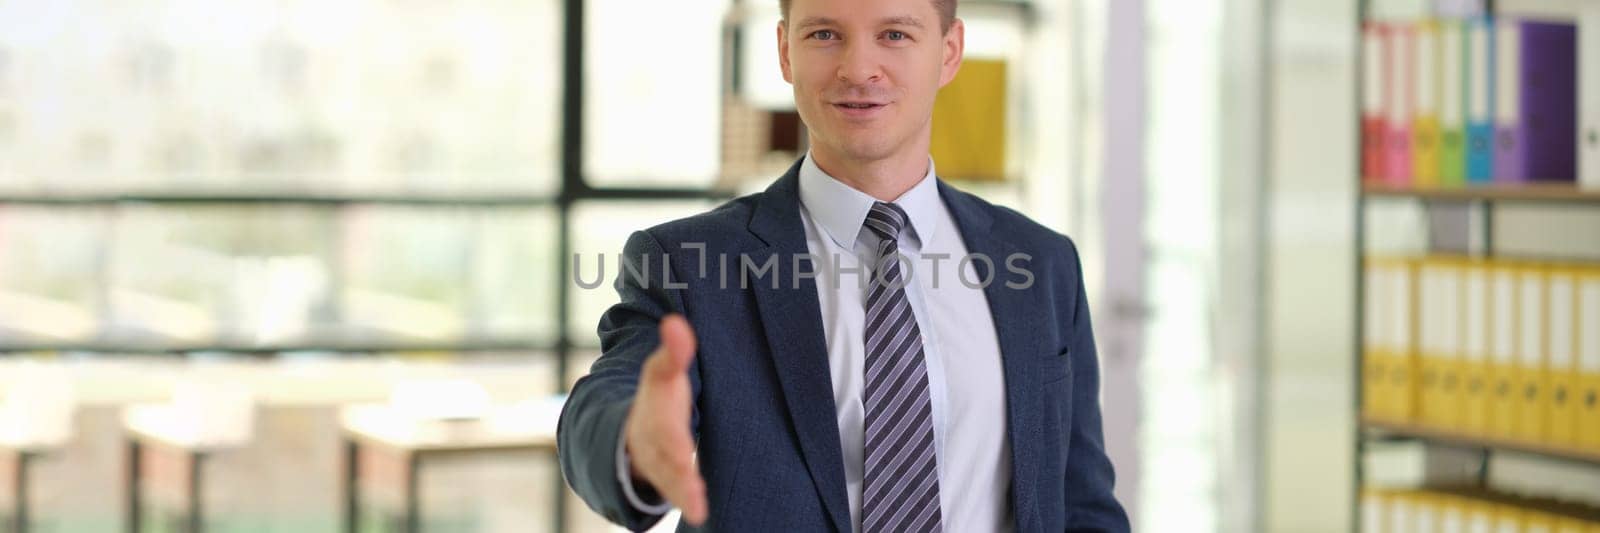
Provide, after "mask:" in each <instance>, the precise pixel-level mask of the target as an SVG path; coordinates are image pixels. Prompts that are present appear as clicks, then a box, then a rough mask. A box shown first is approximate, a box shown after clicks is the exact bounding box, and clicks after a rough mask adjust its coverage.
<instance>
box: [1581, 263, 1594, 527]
mask: <svg viewBox="0 0 1600 533" xmlns="http://www.w3.org/2000/svg"><path fill="white" fill-rule="evenodd" d="M1578 283H1579V286H1578V316H1577V320H1578V324H1579V326H1578V327H1577V328H1576V329H1577V330H1578V387H1579V389H1578V392H1577V403H1578V419H1579V422H1578V427H1580V428H1582V433H1581V435H1580V436H1579V439H1578V444H1579V447H1580V448H1583V449H1587V450H1590V451H1596V452H1600V267H1589V268H1586V269H1584V270H1583V273H1582V276H1581V278H1580V281H1579V282H1578ZM1597 533H1600V532H1597Z"/></svg>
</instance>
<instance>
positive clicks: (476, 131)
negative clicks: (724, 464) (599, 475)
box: [0, 0, 1600, 533]
mask: <svg viewBox="0 0 1600 533" xmlns="http://www.w3.org/2000/svg"><path fill="white" fill-rule="evenodd" d="M960 5H961V7H960V17H961V18H963V19H964V20H965V21H966V23H967V28H968V30H967V67H966V69H965V70H963V72H964V75H963V76H958V78H957V80H956V82H955V83H953V84H952V86H951V87H949V88H947V89H946V90H945V91H944V93H942V95H941V97H940V103H939V104H938V109H937V110H936V112H935V126H934V127H935V141H934V152H935V154H934V156H935V157H936V159H937V161H938V168H939V169H940V171H941V172H940V174H941V177H942V178H944V179H946V180H948V181H950V182H952V183H953V184H955V185H957V186H958V187H961V188H964V189H967V190H969V191H972V192H975V193H977V194H979V195H981V196H983V197H984V198H986V199H988V200H989V201H991V202H994V203H997V204H1001V205H1006V206H1011V207H1014V208H1016V209H1018V210H1020V211H1021V212H1023V213H1025V214H1027V215H1028V216H1030V217H1032V218H1033V219H1035V220H1037V221H1039V222H1041V223H1043V224H1045V225H1048V226H1050V227H1052V228H1054V229H1056V230H1057V231H1060V232H1062V233H1065V234H1067V235H1070V236H1072V237H1073V238H1074V239H1075V240H1076V242H1077V244H1078V247H1079V249H1080V251H1081V253H1082V254H1083V258H1084V268H1085V277H1086V280H1085V281H1086V283H1087V287H1088V292H1089V297H1090V299H1091V301H1092V308H1093V314H1094V318H1095V322H1096V324H1095V325H1096V334H1097V337H1098V343H1099V348H1100V356H1101V359H1102V361H1101V365H1102V374H1103V375H1102V377H1103V379H1102V406H1103V407H1102V409H1103V411H1104V414H1105V434H1106V442H1107V448H1108V451H1109V453H1110V455H1111V457H1112V459H1113V460H1114V462H1115V464H1116V467H1117V473H1118V478H1119V479H1118V486H1117V494H1118V496H1119V498H1120V499H1121V500H1122V501H1123V503H1124V504H1125V505H1126V506H1127V508H1128V510H1129V512H1130V515H1131V517H1132V519H1133V522H1134V526H1135V529H1136V530H1139V531H1160V532H1168V531H1174V532H1177V531H1182V532H1236V531H1268V532H1278V531H1282V532H1319V531H1329V532H1332V531H1369V532H1370V531H1384V532H1408V531H1419V532H1420V531H1430V532H1431V531H1435V530H1436V529H1435V528H1443V529H1437V530H1438V531H1459V529H1452V528H1454V527H1457V526H1461V525H1463V524H1486V525H1487V524H1492V525H1494V526H1495V527H1496V528H1497V529H1495V530H1496V531H1506V532H1510V531H1550V532H1554V531H1560V532H1582V533H1589V532H1593V531H1600V529H1596V528H1600V525H1593V524H1595V523H1600V522H1597V520H1600V519H1597V517H1600V511H1596V508H1597V507H1600V417H1597V416H1596V414H1595V413H1596V412H1597V411H1596V409H1600V408H1597V407H1595V406H1594V400H1593V398H1594V396H1593V395H1594V393H1595V390H1596V389H1600V378H1597V377H1596V376H1600V339H1597V338H1596V337H1597V336H1600V273H1597V272H1600V271H1597V270H1596V269H1597V268H1600V209H1597V206H1600V156H1596V155H1595V154H1596V152H1600V146H1597V145H1600V140H1596V135H1597V133H1596V128H1597V127H1600V119H1597V117H1600V103H1597V98H1600V82H1596V81H1595V80H1596V72H1597V71H1600V52H1597V51H1596V50H1597V46H1596V42H1597V41H1600V2H1597V1H1593V0H1476V1H1474V0H1456V1H1452V0H1367V1H1355V0H1339V1H1332V0H1114V1H1113V0H1032V1H1028V0H962V1H961V4H960ZM777 20H778V7H777V1H776V0H691V1H683V2H633V1H626V0H331V1H309V0H231V1H228V2H211V1H205V0H126V1H104V0H0V479H3V480H4V481H5V482H4V483H0V519H3V523H0V531H9V532H22V531H29V532H51V533H66V532H102V531H222V532H289V531H293V532H316V531H326V532H333V531H363V532H375V531H427V532H525V531H585V532H587V531H608V530H610V529H612V528H611V527H610V526H608V525H607V524H606V523H605V522H604V521H603V520H601V519H600V518H598V517H597V516H596V515H594V513H592V512H590V511H589V510H588V509H587V508H585V507H584V506H583V504H582V503H581V502H579V501H578V500H577V498H575V497H573V496H571V495H570V494H568V493H566V491H565V489H564V488H563V485H561V481H560V474H559V469H558V468H557V467H556V463H555V455H554V450H553V446H554V444H553V433H554V430H555V421H556V416H557V413H558V410H559V407H560V405H561V393H562V391H564V390H565V389H566V388H567V387H568V386H569V385H570V384H571V383H572V382H573V380H575V379H576V378H577V377H578V376H581V375H582V374H583V373H584V372H585V370H586V368H587V367H588V364H589V363H590V362H591V361H592V360H593V359H594V358H595V357H597V356H598V351H599V347H598V339H597V338H596V335H595V328H596V324H597V322H598V319H599V316H600V314H601V312H602V311H603V310H604V309H605V308H606V307H607V306H608V305H609V304H610V303H612V302H613V301H615V299H616V295H615V293H614V292H612V291H611V290H610V289H609V286H608V285H605V284H602V285H601V286H600V287H598V288H596V289H586V288H584V287H582V286H580V285H579V284H578V283H577V282H576V280H584V281H586V282H587V281H593V280H596V279H597V275H599V276H601V277H607V278H609V277H614V276H615V275H616V273H615V265H616V263H615V262H614V261H609V260H608V259H602V256H606V257H608V258H614V257H615V254H616V253H617V252H619V251H620V250H621V247H622V243H623V242H624V239H625V238H626V236H627V235H628V233H629V232H631V231H633V230H636V229H640V228H644V227H647V226H649V225H652V224H654V223H657V222H661V221H665V220H670V219H673V218H677V217H681V216H685V215H689V214H692V213H695V212H698V211H701V210H705V209H708V208H710V207H713V206H715V205H717V204H718V203H719V202H721V201H723V200H725V199H727V198H731V197H733V196H736V195H739V194H743V193H746V192H751V191H756V190H760V189H761V188H764V187H765V186H766V184H768V183H769V182H770V181H771V180H773V179H775V178H776V176H778V175H779V174H780V173H782V171H783V170H785V169H786V168H787V167H788V165H789V164H790V163H792V162H793V161H794V160H795V159H796V158H797V157H798V156H799V155H800V154H802V153H804V150H805V135H804V129H803V128H804V126H803V124H801V123H800V121H799V118H798V115H797V114H795V112H794V110H793V105H792V95H791V92H790V89H789V86H788V85H787V84H785V83H784V82H783V80H782V78H781V76H780V73H779V70H778V67H777V59H776V46H775V40H774V39H775V37H774V25H775V24H776V22H777ZM1488 43H1494V45H1492V46H1491V45H1489V44H1488ZM1562 58H1566V59H1565V60H1563V59H1562ZM1514 59H1515V60H1514ZM1519 61H1520V63H1519ZM1563 61H1565V62H1563ZM1563 76H1565V77H1563ZM1575 76H1576V77H1575ZM1563 80H1565V81H1563ZM1564 87H1565V88H1566V89H1563V88H1564ZM1519 91H1520V93H1519ZM1563 91H1565V92H1563ZM1518 94H1520V98H1518V97H1517V95H1518ZM1523 115H1526V116H1527V117H1529V118H1528V120H1522V119H1521V118H1520V117H1522V116H1523ZM1535 117H1536V118H1535ZM1563 117H1564V118H1563ZM1523 122H1529V123H1531V124H1533V126H1534V127H1529V128H1521V129H1519V127H1518V125H1519V124H1522V123H1523ZM1573 122H1576V124H1573V125H1570V126H1567V125H1566V124H1571V123H1573ZM1480 125H1482V126H1483V127H1486V128H1489V129H1487V130H1484V131H1488V132H1490V133H1491V134H1496V133H1503V135H1504V136H1510V137H1507V139H1513V138H1514V139H1515V140H1516V142H1517V143H1519V145H1522V146H1524V147H1525V148H1524V149H1522V150H1520V151H1516V152H1514V153H1515V154H1520V156H1519V157H1518V158H1512V157H1511V156H1510V155H1504V154H1502V153H1501V151H1500V149H1499V148H1495V147H1496V146H1499V145H1501V144H1502V138H1501V137H1502V135H1492V136H1491V137H1489V138H1492V139H1493V140H1494V142H1491V143H1485V144H1483V145H1477V144H1474V143H1473V142H1469V141H1470V140H1471V139H1476V137H1475V135H1477V133H1478V130H1477V128H1478V127H1479V126H1480ZM1496 127H1499V128H1501V130H1496V129H1495V128H1496ZM1502 130H1503V131H1502ZM1562 136H1565V137H1564V139H1565V140H1564V141H1563V140H1562V138H1563V137H1562ZM1503 142H1505V143H1509V142H1511V141H1510V140H1506V141H1503ZM1480 151H1481V152H1483V153H1484V154H1488V155H1485V156H1484V157H1485V159H1481V160H1480V159H1475V157H1476V156H1475V155H1474V154H1476V153H1478V152H1480ZM1512 153H1513V152H1509V151H1508V152H1505V154H1512ZM1503 155H1504V158H1503V159H1494V158H1501V157H1502V156H1503ZM1552 161H1553V162H1555V163H1550V162H1552ZM1563 161H1571V163H1565V164H1564V163H1561V162H1563ZM1497 163H1498V164H1497ZM1547 163H1548V164H1547ZM1482 165H1488V166H1486V167H1483V166H1482ZM1480 167H1481V168H1480ZM574 256H576V257H578V258H579V259H580V260H579V261H577V262H573V261H571V258H573V257H574ZM603 262H609V263H610V265H611V267H612V271H610V272H607V273H597V270H595V269H596V268H597V267H596V264H597V263H603ZM1469 383H1470V384H1471V385H1469ZM1497 384H1506V385H1509V387H1510V390H1513V391H1521V390H1522V389H1524V388H1526V389H1527V390H1528V391H1529V392H1528V396H1527V397H1526V399H1524V400H1518V399H1517V398H1516V396H1517V395H1516V394H1510V395H1504V394H1501V395H1496V393H1495V390H1496V388H1497V387H1495V385H1497ZM1585 393H1587V394H1588V399H1589V400H1588V403H1587V405H1585V403H1584V402H1583V396H1584V394H1585ZM1502 396H1503V397H1502ZM1569 400H1570V401H1569ZM674 520H675V518H674V517H669V519H668V520H667V523H666V524H664V525H663V526H662V527H663V528H666V527H671V523H672V522H673V521H674ZM1585 528H1588V529H1585ZM1474 530H1475V531H1478V529H1474ZM1482 531H1487V530H1486V529H1485V530H1482Z"/></svg>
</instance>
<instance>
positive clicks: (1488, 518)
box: [1461, 498, 1494, 532]
mask: <svg viewBox="0 0 1600 533" xmlns="http://www.w3.org/2000/svg"><path fill="white" fill-rule="evenodd" d="M1461 502H1462V508H1463V509H1464V510H1465V513H1466V524H1467V531H1473V532H1478V531H1494V506H1493V505H1491V504H1489V503H1488V502H1485V501H1483V500H1479V499H1475V498H1462V500H1461Z"/></svg>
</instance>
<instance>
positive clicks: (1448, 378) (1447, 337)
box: [1435, 257, 1466, 430]
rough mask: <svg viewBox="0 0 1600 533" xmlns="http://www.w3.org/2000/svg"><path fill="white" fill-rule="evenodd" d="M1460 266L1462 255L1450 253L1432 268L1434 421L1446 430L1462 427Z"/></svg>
mask: <svg viewBox="0 0 1600 533" xmlns="http://www.w3.org/2000/svg"><path fill="white" fill-rule="evenodd" d="M1462 270H1463V266H1462V261H1461V259H1459V258H1455V257H1449V258H1444V259H1441V260H1440V261H1439V263H1438V266H1437V270H1436V271H1435V272H1436V275H1437V276H1438V280H1437V281H1436V283H1438V284H1439V287H1438V302H1437V303H1438V314H1439V318H1438V320H1439V338H1438V340H1437V341H1438V350H1439V352H1438V353H1439V359H1438V362H1437V364H1438V367H1437V370H1438V372H1439V383H1438V384H1437V386H1436V389H1437V390H1436V398H1437V401H1438V403H1439V406H1438V409H1437V413H1436V418H1437V420H1436V421H1435V422H1436V423H1437V424H1438V425H1439V427H1442V428H1444V429H1449V430H1460V429H1461V425H1462V424H1461V418H1462V411H1463V410H1465V405H1464V404H1465V400H1464V399H1463V398H1464V396H1463V394H1462V393H1461V391H1462V386H1461V382H1462V377H1461V376H1462V372H1463V367H1464V366H1465V365H1464V364H1463V360H1464V357H1463V356H1462V354H1461V345H1462V330H1463V325H1462V322H1463V320H1464V319H1465V317H1466V314H1465V313H1464V312H1463V311H1462V300H1461V297H1462V290H1461V275H1462Z"/></svg>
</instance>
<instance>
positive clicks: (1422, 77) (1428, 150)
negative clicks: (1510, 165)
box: [1411, 20, 1444, 187]
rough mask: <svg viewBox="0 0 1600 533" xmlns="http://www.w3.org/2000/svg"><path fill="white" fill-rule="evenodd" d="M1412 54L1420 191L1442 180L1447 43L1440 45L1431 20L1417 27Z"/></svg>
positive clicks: (1415, 165)
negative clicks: (1442, 57)
mask: <svg viewBox="0 0 1600 533" xmlns="http://www.w3.org/2000/svg"><path fill="white" fill-rule="evenodd" d="M1414 30H1415V33H1414V34H1413V36H1414V37H1413V39H1414V40H1413V41H1412V48H1411V50H1412V52H1413V53H1414V54H1415V55H1414V56H1413V57H1414V59H1413V60H1412V62H1411V64H1412V65H1413V66H1415V67H1416V70H1415V71H1414V72H1413V73H1412V75H1413V77H1412V80H1411V88H1412V89H1413V90H1415V91H1416V92H1415V98H1414V99H1413V100H1412V101H1413V102H1415V103H1416V106H1417V107H1416V116H1414V117H1412V122H1411V133H1412V135H1413V136H1414V138H1413V139H1412V142H1411V147H1412V150H1413V152H1412V154H1411V165H1412V172H1413V173H1414V174H1415V175H1416V176H1415V177H1416V184H1417V185H1418V186H1420V187H1438V186H1439V185H1440V184H1441V183H1440V180H1439V152H1440V151H1441V145H1440V128H1439V100H1440V99H1441V98H1442V96H1443V95H1442V87H1443V84H1442V83H1440V82H1441V80H1440V79H1439V77H1440V76H1439V74H1440V70H1441V69H1440V68H1439V67H1440V63H1441V61H1440V57H1439V56H1440V55H1442V54H1443V53H1444V50H1443V49H1442V46H1443V43H1442V42H1441V41H1440V33H1439V24H1438V23H1436V22H1434V21H1431V20H1428V21H1422V22H1418V23H1416V25H1415V26H1414Z"/></svg>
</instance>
